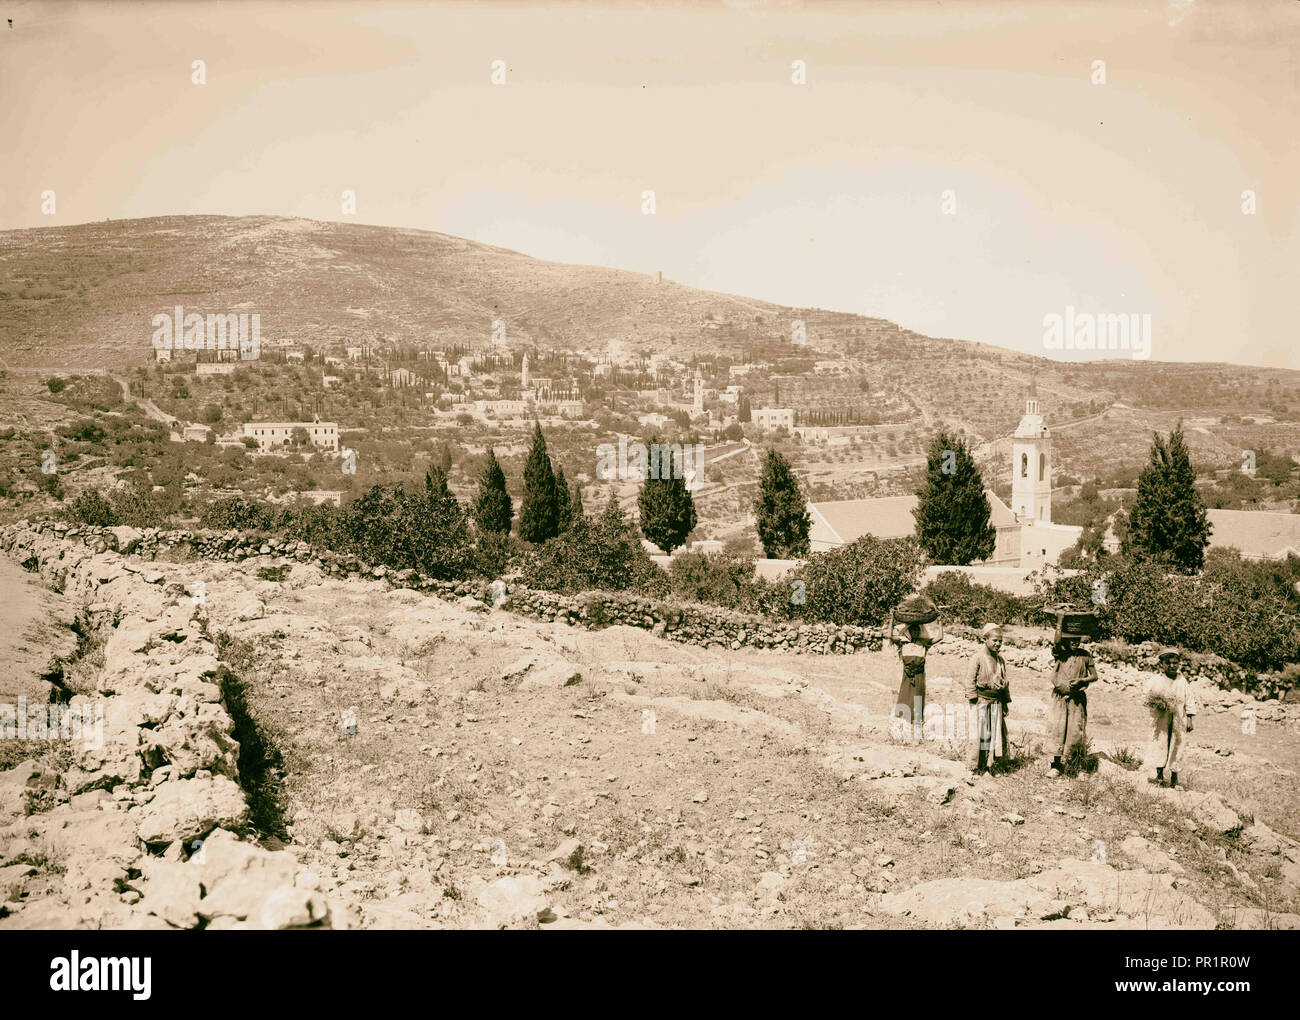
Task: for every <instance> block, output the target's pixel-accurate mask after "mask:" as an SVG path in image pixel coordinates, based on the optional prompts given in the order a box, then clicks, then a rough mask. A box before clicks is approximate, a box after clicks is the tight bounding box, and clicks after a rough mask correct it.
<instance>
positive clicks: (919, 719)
mask: <svg viewBox="0 0 1300 1020" xmlns="http://www.w3.org/2000/svg"><path fill="white" fill-rule="evenodd" d="M938 620H939V610H938V607H936V606H935V604H934V603H933V602H932V601H930V599H929V598H927V597H926V596H925V595H921V594H916V595H912V596H910V597H908V598H906V599H904V600H903V601H902V602H901V603H899V605H898V608H897V609H895V610H894V613H893V616H892V618H891V621H890V624H891V625H890V628H889V640H890V642H891V643H892V644H893V645H894V646H895V647H897V648H898V657H899V660H900V661H901V662H902V664H903V678H902V680H901V681H900V682H899V685H898V697H897V698H895V700H894V712H893V717H894V718H895V719H903V720H910V721H911V726H910V729H911V731H912V736H913V738H914V739H917V740H920V739H921V736H922V731H923V726H924V724H925V657H926V654H927V653H928V652H929V650H930V646H931V645H933V644H934V643H936V642H937V641H940V640H942V638H943V628H942V627H941V626H940V625H939V622H938Z"/></svg>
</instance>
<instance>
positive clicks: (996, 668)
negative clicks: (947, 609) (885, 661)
mask: <svg viewBox="0 0 1300 1020" xmlns="http://www.w3.org/2000/svg"><path fill="white" fill-rule="evenodd" d="M938 619H939V611H938V608H937V607H936V606H935V604H934V603H933V602H932V601H931V600H930V599H929V598H927V597H926V596H924V595H913V596H911V597H910V598H908V599H905V600H904V601H903V602H902V603H901V604H900V605H899V607H898V608H897V609H896V610H895V611H894V615H893V619H892V620H891V622H890V631H889V637H890V641H891V642H892V643H893V644H894V645H895V646H896V647H897V648H898V652H899V656H900V658H901V659H902V664H903V679H902V683H901V684H900V685H899V688H898V698H897V701H896V705H897V707H896V709H895V715H896V716H902V717H904V718H911V719H912V720H914V722H913V727H914V732H917V733H920V732H922V731H923V725H924V722H925V663H926V654H927V652H928V651H929V649H930V647H931V646H932V645H933V644H935V643H936V642H938V641H939V640H940V639H942V637H943V630H942V627H941V626H940V625H939V623H938ZM1095 625H1096V616H1095V614H1094V613H1092V612H1091V611H1089V610H1075V609H1069V608H1064V609H1060V610H1058V611H1057V623H1056V634H1055V635H1054V637H1053V640H1052V672H1051V676H1050V679H1051V681H1052V691H1051V708H1050V711H1049V712H1048V719H1047V740H1048V747H1049V749H1050V750H1051V752H1052V766H1051V767H1052V770H1053V772H1054V773H1055V774H1057V775H1061V774H1063V773H1064V772H1065V771H1066V769H1067V761H1068V757H1069V755H1070V752H1071V749H1072V748H1075V747H1079V748H1081V752H1080V753H1085V754H1086V750H1087V735H1088V686H1089V685H1090V684H1092V683H1094V682H1095V681H1096V680H1097V667H1096V665H1095V664H1094V663H1093V658H1092V655H1091V653H1090V652H1088V651H1087V650H1086V649H1085V648H1083V642H1084V640H1085V639H1086V638H1089V637H1091V636H1092V635H1093V633H1094V630H1095ZM980 636H981V638H982V642H983V643H982V645H981V646H980V649H979V651H978V652H977V653H976V655H975V661H974V663H973V664H972V665H971V670H970V673H969V675H968V679H967V683H966V690H965V694H966V700H967V702H968V706H969V710H970V711H969V715H968V719H969V728H968V734H969V738H970V740H969V745H968V746H969V752H968V764H969V765H970V767H971V768H972V769H973V770H974V771H975V772H977V773H979V772H988V771H992V770H993V769H994V768H995V766H996V765H997V764H998V763H1000V762H1003V761H1005V760H1007V759H1008V758H1009V757H1010V744H1009V742H1008V740H1007V714H1008V711H1009V709H1010V705H1011V688H1010V686H1009V684H1008V683H1007V664H1006V660H1005V659H1004V658H1003V657H1002V627H1001V626H1000V625H999V624H996V623H988V624H985V625H984V628H983V630H982V631H981V635H980ZM1179 661H1180V656H1179V653H1178V652H1177V651H1176V650H1175V649H1171V648H1167V649H1165V650H1164V651H1162V652H1161V653H1160V668H1161V671H1162V672H1161V673H1158V674H1155V675H1154V676H1153V677H1152V678H1151V679H1149V680H1148V682H1147V689H1146V695H1147V707H1148V708H1149V709H1150V711H1151V716H1152V724H1153V741H1152V750H1151V757H1150V759H1148V760H1154V763H1155V768H1156V776H1155V778H1154V779H1153V780H1152V781H1153V782H1163V781H1164V778H1165V773H1166V771H1168V773H1169V784H1170V785H1171V786H1175V785H1177V782H1178V773H1177V758H1178V751H1179V747H1180V745H1181V743H1182V734H1183V733H1184V732H1186V731H1190V730H1191V729H1192V719H1191V717H1192V716H1194V715H1195V714H1196V701H1195V698H1194V696H1193V694H1192V690H1191V687H1190V685H1189V684H1188V683H1187V681H1186V679H1184V678H1183V677H1182V676H1181V675H1180V674H1179V672H1178V666H1179Z"/></svg>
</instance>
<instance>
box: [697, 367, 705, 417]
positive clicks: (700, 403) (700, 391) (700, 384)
mask: <svg viewBox="0 0 1300 1020" xmlns="http://www.w3.org/2000/svg"><path fill="white" fill-rule="evenodd" d="M703 411H704V377H703V376H702V375H700V370H699V368H698V367H697V368H696V369H695V413H696V414H701V413H703Z"/></svg>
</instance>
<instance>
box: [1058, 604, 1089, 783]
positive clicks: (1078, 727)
mask: <svg viewBox="0 0 1300 1020" xmlns="http://www.w3.org/2000/svg"><path fill="white" fill-rule="evenodd" d="M1096 626H1097V618H1096V616H1095V615H1094V614H1093V613H1092V612H1090V611H1089V610H1082V609H1080V610H1076V609H1069V608H1062V609H1059V610H1058V611H1057V614H1056V636H1055V638H1054V639H1053V641H1052V658H1053V659H1054V660H1055V662H1054V663H1053V664H1052V677H1051V679H1052V708H1051V712H1050V713H1049V715H1048V722H1047V737H1048V740H1049V742H1050V743H1049V746H1050V747H1051V748H1052V771H1053V772H1054V773H1055V774H1056V775H1058V776H1059V775H1062V774H1064V772H1065V766H1064V765H1063V759H1064V758H1066V756H1068V755H1069V753H1070V748H1072V747H1074V746H1075V745H1077V744H1082V745H1083V746H1084V747H1085V748H1086V747H1087V744H1088V685H1089V684H1091V683H1093V682H1094V681H1095V680H1096V679H1097V667H1096V666H1095V665H1094V664H1093V661H1092V654H1091V653H1090V652H1087V651H1085V650H1084V649H1083V648H1082V647H1080V646H1081V644H1082V642H1083V640H1084V639H1085V638H1088V637H1091V636H1092V635H1093V633H1094V632H1095V630H1096Z"/></svg>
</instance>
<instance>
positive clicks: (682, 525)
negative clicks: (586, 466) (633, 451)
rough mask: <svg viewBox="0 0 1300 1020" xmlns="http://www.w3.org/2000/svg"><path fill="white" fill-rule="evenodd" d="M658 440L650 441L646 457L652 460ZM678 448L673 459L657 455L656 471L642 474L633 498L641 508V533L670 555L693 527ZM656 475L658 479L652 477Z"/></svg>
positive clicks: (691, 511) (692, 501)
mask: <svg viewBox="0 0 1300 1020" xmlns="http://www.w3.org/2000/svg"><path fill="white" fill-rule="evenodd" d="M661 448H662V447H661V444H660V443H659V441H658V439H655V440H653V441H652V442H651V444H650V451H651V452H650V456H651V459H652V464H653V461H654V460H655V451H656V450H657V449H661ZM681 456H682V455H681V450H680V448H679V449H678V450H677V455H676V458H670V457H668V456H660V457H659V458H657V459H658V464H657V465H654V466H657V467H658V471H654V470H653V469H652V470H651V471H649V472H647V474H646V478H645V481H644V482H642V483H641V495H640V496H639V497H637V507H638V508H639V509H640V511H641V534H643V535H644V536H645V537H646V538H647V539H649V540H650V541H651V542H653V543H654V544H655V545H657V546H658V547H659V548H660V549H662V550H663V551H664V552H665V553H666V554H667V555H669V556H671V555H672V554H673V550H674V549H676V548H677V547H678V546H680V545H682V544H683V543H684V542H685V541H686V536H687V535H689V534H690V533H691V531H692V530H693V529H694V528H695V524H696V520H697V518H696V515H695V501H694V500H693V499H692V498H691V494H690V491H689V490H688V489H687V488H686V479H685V478H683V477H682V467H683V465H682V460H681ZM656 474H657V475H658V476H659V477H658V478H655V477H652V476H653V475H656Z"/></svg>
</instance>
